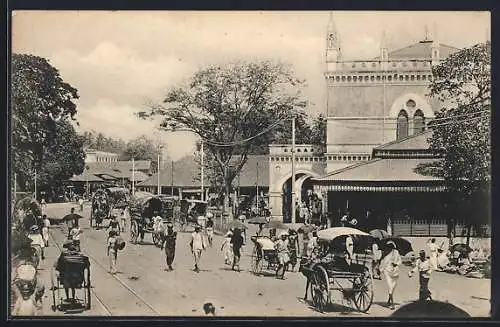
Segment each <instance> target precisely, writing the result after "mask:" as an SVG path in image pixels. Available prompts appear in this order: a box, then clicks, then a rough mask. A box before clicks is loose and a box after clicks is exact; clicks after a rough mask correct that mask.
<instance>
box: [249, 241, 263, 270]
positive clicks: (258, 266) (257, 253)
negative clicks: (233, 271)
mask: <svg viewBox="0 0 500 327" xmlns="http://www.w3.org/2000/svg"><path fill="white" fill-rule="evenodd" d="M251 260H252V272H253V273H254V274H256V275H259V274H260V273H262V266H263V264H264V255H263V253H262V251H261V250H259V249H258V248H257V246H256V245H255V246H254V247H253V252H252V259H251Z"/></svg>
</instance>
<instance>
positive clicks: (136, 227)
mask: <svg viewBox="0 0 500 327" xmlns="http://www.w3.org/2000/svg"><path fill="white" fill-rule="evenodd" d="M163 207H164V203H163V201H162V200H161V198H160V197H158V196H156V195H154V194H152V193H149V192H135V194H134V195H133V196H132V198H131V199H130V220H131V221H130V242H131V243H133V244H136V243H137V240H138V238H139V236H140V238H141V242H142V241H143V240H144V234H145V233H150V234H151V235H152V238H153V243H154V244H158V242H159V241H160V240H159V238H158V233H156V232H155V229H156V226H155V222H154V220H153V218H154V217H155V216H161V215H162V213H163ZM162 218H165V217H162Z"/></svg>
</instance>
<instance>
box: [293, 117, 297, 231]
mask: <svg viewBox="0 0 500 327" xmlns="http://www.w3.org/2000/svg"><path fill="white" fill-rule="evenodd" d="M295 219H296V217H295V117H293V119H292V224H295Z"/></svg>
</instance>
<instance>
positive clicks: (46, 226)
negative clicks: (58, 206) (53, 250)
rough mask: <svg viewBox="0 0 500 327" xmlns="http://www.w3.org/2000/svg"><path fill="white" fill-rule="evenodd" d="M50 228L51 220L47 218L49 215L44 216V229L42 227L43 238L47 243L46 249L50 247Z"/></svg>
mask: <svg viewBox="0 0 500 327" xmlns="http://www.w3.org/2000/svg"><path fill="white" fill-rule="evenodd" d="M49 228H50V220H49V218H47V215H43V227H42V237H43V241H44V242H45V247H48V246H49Z"/></svg>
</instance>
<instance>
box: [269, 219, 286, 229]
mask: <svg viewBox="0 0 500 327" xmlns="http://www.w3.org/2000/svg"><path fill="white" fill-rule="evenodd" d="M266 227H267V228H270V229H285V230H288V226H287V225H285V224H283V223H282V222H281V221H279V220H271V221H270V222H269V223H268V224H267V226H266Z"/></svg>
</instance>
